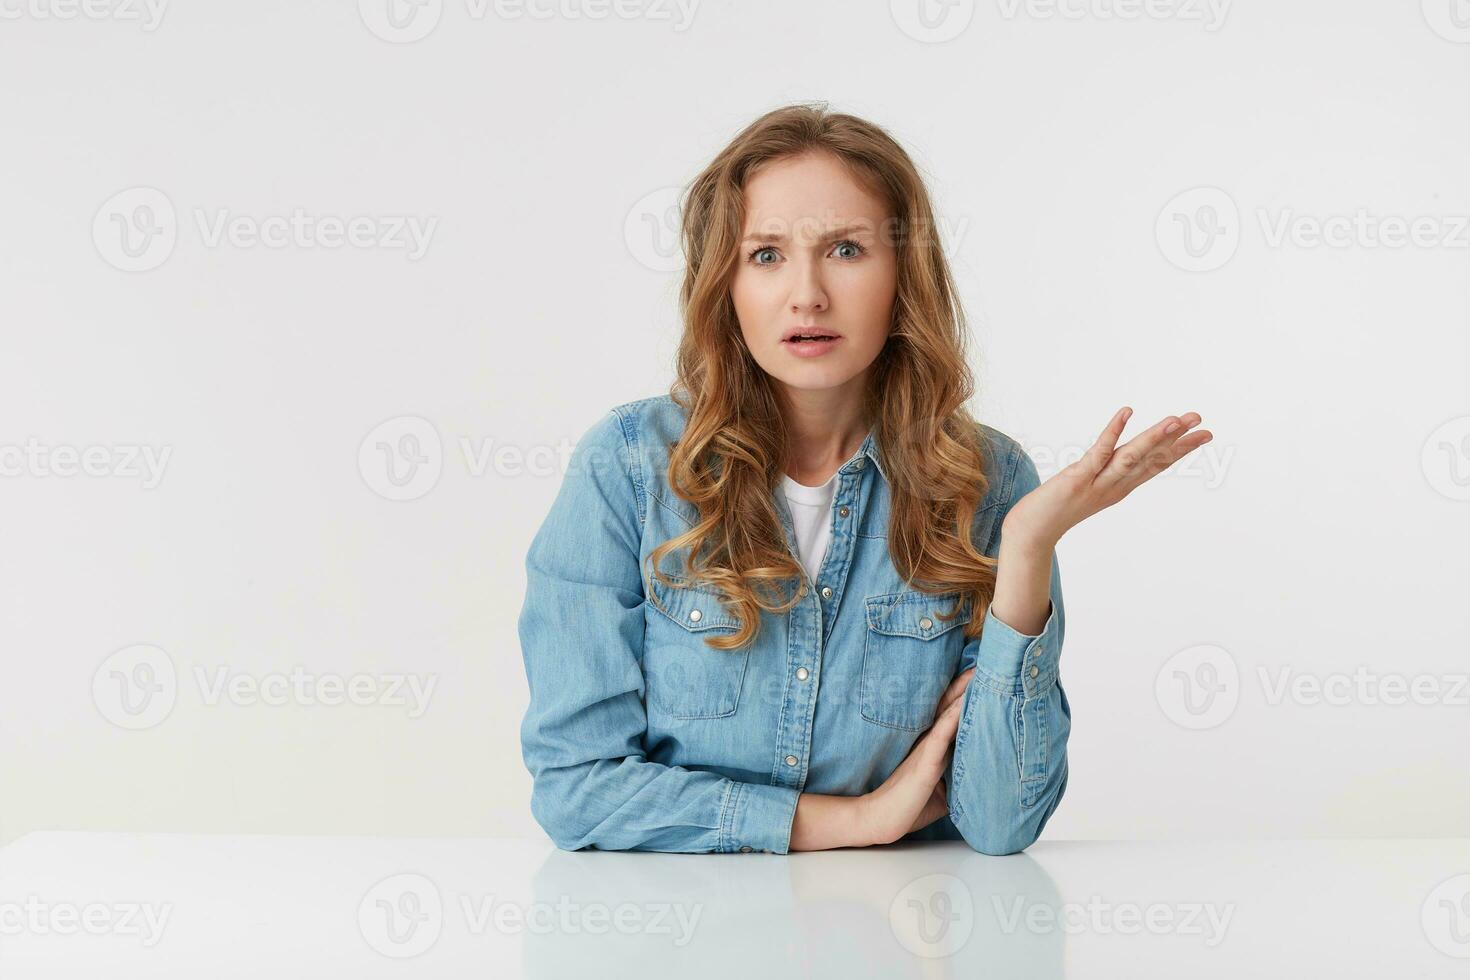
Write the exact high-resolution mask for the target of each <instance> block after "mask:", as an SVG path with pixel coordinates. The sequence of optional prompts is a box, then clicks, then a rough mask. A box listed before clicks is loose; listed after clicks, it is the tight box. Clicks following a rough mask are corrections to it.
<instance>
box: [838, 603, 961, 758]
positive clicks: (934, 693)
mask: <svg viewBox="0 0 1470 980" xmlns="http://www.w3.org/2000/svg"><path fill="white" fill-rule="evenodd" d="M958 597H959V593H957V592H950V593H945V594H942V595H930V594H929V593H927V592H896V593H893V594H890V595H878V596H869V597H867V598H866V599H864V600H863V603H864V607H865V608H864V612H865V613H866V615H867V625H868V628H867V630H866V632H867V638H866V641H865V644H866V645H865V646H864V649H863V671H862V680H861V684H860V686H861V698H860V700H861V710H862V715H863V717H864V718H865V719H867V720H868V721H871V722H873V723H874V724H877V725H886V726H888V727H889V728H902V729H906V730H909V731H922V730H923V729H926V728H928V727H929V726H930V725H932V724H933V723H934V713H935V708H936V707H937V706H938V705H939V696H940V695H941V694H943V693H944V689H945V688H946V687H948V686H949V682H950V681H952V680H954V676H955V672H956V670H957V668H958V667H959V664H960V653H961V652H962V651H963V649H964V645H965V632H964V630H963V629H961V628H960V627H962V626H963V625H964V624H965V622H966V621H968V619H969V614H970V597H969V596H966V597H965V601H964V604H963V606H962V607H961V613H960V615H959V616H957V617H956V618H954V619H951V620H948V621H946V620H942V619H940V618H939V615H940V614H941V613H947V612H948V611H949V610H950V609H951V608H952V607H953V606H954V603H955V599H956V598H958Z"/></svg>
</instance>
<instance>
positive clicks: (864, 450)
mask: <svg viewBox="0 0 1470 980" xmlns="http://www.w3.org/2000/svg"><path fill="white" fill-rule="evenodd" d="M864 457H866V458H867V459H870V460H872V461H873V465H874V466H875V467H877V469H878V473H879V475H880V476H882V477H883V479H884V480H885V481H886V480H887V479H888V474H887V473H884V472H883V460H882V456H881V454H880V453H879V452H878V430H877V429H876V428H872V429H869V430H868V436H867V438H866V439H864V440H863V444H862V445H861V446H859V447H858V451H857V452H856V453H854V454H853V457H852V459H850V460H848V461H847V462H846V463H845V464H843V467H842V469H843V470H844V471H847V470H852V469H857V468H859V467H858V462H859V460H861V459H863V458H864Z"/></svg>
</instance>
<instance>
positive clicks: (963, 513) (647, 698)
mask: <svg viewBox="0 0 1470 980" xmlns="http://www.w3.org/2000/svg"><path fill="white" fill-rule="evenodd" d="M682 234H683V242H684V251H685V257H686V259H687V269H686V272H685V275H684V282H683V289H682V293H681V306H682V312H683V319H684V332H683V339H682V342H681V344H680V347H679V352H678V364H677V379H676V381H675V383H674V386H673V388H672V391H671V393H670V395H667V396H659V397H653V398H644V399H641V400H638V401H632V402H628V403H626V404H623V405H618V406H617V407H615V408H613V409H612V410H611V411H609V412H608V414H607V415H605V416H604V417H603V418H602V419H601V420H600V421H599V422H597V423H596V424H594V425H593V426H592V427H591V428H590V429H589V430H588V431H587V432H586V433H585V434H584V435H583V436H582V437H581V439H580V440H579V442H578V444H577V446H576V448H575V450H574V452H573V455H572V458H571V460H570V465H569V472H568V473H567V475H566V478H565V479H564V481H563V484H562V487H561V489H560V491H559V493H558V495H557V497H556V500H555V502H554V503H553V505H552V508H551V512H550V514H549V515H548V516H547V518H546V521H545V523H544V524H543V525H542V527H541V528H540V530H539V531H538V533H537V534H536V536H535V538H534V540H533V541H532V544H531V548H530V553H529V555H528V556H527V559H526V574H527V591H526V600H525V605H524V607H523V610H522V613H521V616H520V620H519V631H520V640H521V644H522V651H523V655H524V658H525V666H526V676H527V678H528V680H529V683H530V693H531V700H530V706H529V708H528V710H527V712H526V715H525V718H524V721H523V723H522V726H521V739H522V748H523V755H524V759H525V763H526V766H527V768H528V769H529V770H530V772H531V774H532V776H533V777H534V790H533V792H532V798H531V809H532V812H533V813H534V815H535V816H536V818H537V820H538V821H539V822H540V824H541V826H542V827H543V828H545V830H546V832H547V833H548V834H549V835H550V836H551V838H552V840H553V841H554V842H555V843H556V844H557V846H559V847H561V848H565V849H568V850H574V849H578V848H587V847H590V848H599V849H636V850H657V851H746V852H749V851H766V852H774V853H778V854H785V853H787V852H788V851H797V850H816V849H821V848H830V847H861V846H866V845H871V844H884V843H890V842H892V841H897V840H900V839H906V838H907V839H961V838H962V839H964V840H965V841H967V842H968V843H969V844H970V845H971V846H972V847H974V848H975V849H976V850H979V851H982V852H984V853H987V854H1008V853H1012V852H1015V851H1019V850H1021V849H1022V848H1024V847H1026V846H1027V845H1029V844H1030V843H1031V842H1032V841H1034V840H1035V839H1036V838H1037V836H1038V835H1039V834H1040V832H1041V830H1042V828H1043V827H1044V826H1045V825H1046V823H1047V821H1048V819H1049V818H1050V817H1051V814H1052V813H1053V811H1054V810H1055V809H1056V806H1057V803H1058V802H1059V801H1060V800H1061V798H1062V794H1063V792H1064V790H1065V789H1066V785H1067V737H1068V734H1069V732H1070V728H1071V709H1070V706H1069V705H1068V702H1067V696H1066V694H1065V693H1064V692H1063V690H1062V685H1061V682H1060V680H1059V679H1058V673H1057V670H1058V662H1059V658H1060V655H1061V647H1062V638H1063V635H1064V632H1065V615H1064V611H1063V607H1062V593H1061V578H1060V572H1059V569H1058V566H1057V560H1056V555H1055V552H1054V548H1055V545H1056V543H1057V541H1058V540H1059V539H1060V538H1061V536H1062V535H1063V534H1064V533H1065V532H1066V531H1067V530H1068V529H1069V528H1071V527H1074V526H1075V525H1076V524H1077V523H1078V522H1080V521H1082V520H1083V519H1085V518H1087V517H1089V516H1090V515H1092V514H1095V513H1097V512H1098V511H1100V510H1102V509H1103V508H1105V507H1108V506H1111V505H1112V504H1115V503H1117V502H1118V501H1119V500H1121V499H1122V498H1123V497H1125V496H1126V495H1127V494H1128V493H1129V492H1130V491H1131V490H1133V488H1135V487H1137V486H1138V485H1139V484H1141V483H1143V482H1144V481H1145V480H1148V479H1150V478H1151V477H1153V476H1154V475H1156V474H1158V473H1160V472H1162V471H1163V470H1164V469H1166V468H1167V467H1169V466H1170V465H1172V464H1173V463H1174V462H1175V461H1177V460H1178V459H1180V458H1181V457H1183V456H1185V455H1186V454H1187V453H1189V452H1191V451H1192V450H1193V449H1195V448H1196V447H1198V446H1200V445H1202V444H1203V443H1205V442H1206V441H1208V440H1209V438H1210V433H1209V432H1208V431H1206V430H1198V431H1195V432H1190V430H1191V429H1193V428H1194V427H1195V426H1196V425H1198V424H1199V422H1200V416H1199V415H1197V414H1195V413H1193V412H1190V413H1187V414H1185V415H1182V416H1169V417H1168V418H1165V419H1163V420H1162V421H1160V422H1159V423H1157V424H1156V425H1154V426H1153V427H1152V428H1150V429H1148V430H1147V431H1145V432H1143V433H1141V434H1139V435H1138V436H1136V437H1134V438H1133V439H1132V440H1130V441H1129V442H1127V443H1125V444H1123V445H1122V446H1118V439H1119V437H1120V436H1121V434H1122V431H1123V427H1124V425H1125V424H1126V422H1127V420H1128V416H1129V414H1130V410H1129V409H1127V408H1123V409H1120V410H1119V411H1118V412H1117V413H1116V414H1115V415H1114V416H1113V418H1112V419H1111V421H1109V422H1108V423H1107V425H1106V426H1105V427H1104V428H1103V430H1102V434H1101V435H1100V436H1099V437H1098V439H1097V441H1096V442H1095V443H1094V444H1093V445H1092V446H1091V448H1090V449H1089V450H1088V451H1087V453H1086V454H1085V455H1084V456H1083V457H1082V458H1081V459H1080V460H1078V461H1077V462H1075V463H1073V464H1071V465H1070V466H1068V467H1066V468H1065V469H1063V470H1062V471H1061V472H1059V473H1057V474H1056V475H1055V476H1053V477H1052V478H1051V479H1049V480H1047V481H1046V482H1045V483H1042V482H1040V480H1039V478H1038V475H1037V471H1036V467H1035V465H1034V464H1033V463H1032V461H1031V459H1030V457H1029V456H1027V455H1026V453H1025V452H1024V451H1023V450H1022V449H1021V447H1020V446H1019V445H1017V443H1016V442H1015V441H1014V440H1012V439H1011V438H1009V437H1008V436H1006V435H1005V434H1003V433H1001V432H999V431H997V430H996V429H993V428H991V427H989V426H987V425H983V424H981V423H978V422H976V421H975V420H974V419H972V418H971V416H970V415H969V414H968V412H967V411H966V408H965V403H966V401H967V400H968V399H969V398H970V397H971V395H972V393H973V381H972V378H971V374H970V371H969V368H968V367H967V362H966V356H965V340H966V329H965V326H964V317H963V313H962V311H961V309H960V307H959V303H958V300H957V297H956V295H955V288H954V284H953V282H952V280H951V278H950V273H949V269H948V266H947V264H946V262H945V258H944V254H943V251H942V248H941V242H940V241H939V239H938V237H937V236H936V232H935V225H934V218H933V214H932V211H931V207H930V203H929V198H928V194H927V192H926V190H925V188H924V185H923V182H922V180H921V178H920V176H919V174H918V172H917V170H916V169H915V167H914V165H913V163H912V162H911V161H910V159H909V157H908V155H907V154H906V153H905V152H904V151H903V149H902V148H900V147H899V145H898V144H897V143H896V142H895V141H894V140H893V139H892V138H891V137H890V136H889V135H888V134H887V133H885V132H884V131H883V130H882V129H880V128H879V127H877V126H875V125H873V124H871V123H868V122H866V121H864V120H862V119H858V118H855V117H853V116H850V115H844V114H834V113H830V112H828V111H827V110H826V108H825V107H824V106H820V105H818V106H807V105H797V106H790V107H786V108H782V109H779V110H776V111H773V112H770V113H768V114H766V115H764V116H762V117H761V118H759V119H757V120H756V121H755V122H754V123H752V124H751V125H750V126H749V127H747V128H746V129H745V130H744V131H743V132H742V133H740V134H739V135H738V136H737V137H736V138H735V139H734V140H733V141H732V142H731V143H730V145H729V146H727V147H726V148H725V149H724V150H723V151H722V152H721V153H720V154H719V155H718V156H717V157H716V158H715V159H714V160H713V162H711V163H710V165H709V166H708V167H707V168H706V169H705V170H704V172H703V173H702V174H700V175H699V177H698V178H697V179H696V180H695V181H694V183H693V185H692V187H691V188H690V189H689V192H688V195H687V199H686V201H685V205H684V208H683V229H682Z"/></svg>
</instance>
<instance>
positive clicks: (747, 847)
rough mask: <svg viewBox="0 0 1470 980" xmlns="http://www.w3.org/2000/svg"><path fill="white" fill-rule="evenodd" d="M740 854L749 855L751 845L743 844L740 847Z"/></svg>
mask: <svg viewBox="0 0 1470 980" xmlns="http://www.w3.org/2000/svg"><path fill="white" fill-rule="evenodd" d="M740 853H741V854H749V853H750V845H749V844H741V845H740Z"/></svg>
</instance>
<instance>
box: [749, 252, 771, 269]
mask: <svg viewBox="0 0 1470 980" xmlns="http://www.w3.org/2000/svg"><path fill="white" fill-rule="evenodd" d="M766 253H770V254H771V255H775V254H776V250H775V249H773V248H758V249H756V250H755V251H754V252H751V253H750V260H751V261H752V262H754V263H755V264H756V265H770V264H771V263H770V262H762V261H761V260H760V257H761V256H762V255H765V254H766Z"/></svg>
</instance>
